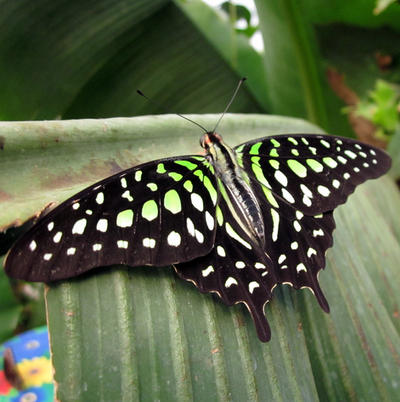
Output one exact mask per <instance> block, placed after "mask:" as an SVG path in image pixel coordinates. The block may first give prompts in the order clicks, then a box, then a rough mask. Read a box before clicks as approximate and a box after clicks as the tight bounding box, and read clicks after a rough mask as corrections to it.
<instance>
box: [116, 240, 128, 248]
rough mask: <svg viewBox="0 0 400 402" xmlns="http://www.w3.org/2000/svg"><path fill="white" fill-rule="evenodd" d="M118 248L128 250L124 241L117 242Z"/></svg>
mask: <svg viewBox="0 0 400 402" xmlns="http://www.w3.org/2000/svg"><path fill="white" fill-rule="evenodd" d="M117 246H118V248H128V242H127V241H126V240H118V241H117Z"/></svg>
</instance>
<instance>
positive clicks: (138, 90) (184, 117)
mask: <svg viewBox="0 0 400 402" xmlns="http://www.w3.org/2000/svg"><path fill="white" fill-rule="evenodd" d="M136 92H137V93H138V94H139V95H140V96H143V98H145V99H147V100H148V101H149V102H151V103H153V104H154V105H156V106H157V107H158V108H160V109H161V110H163V109H164V108H163V107H161V106H160V105H159V104H158V103H157V102H154V101H153V99H150V98H149V97H147V96H146V95H145V94H144V93H143V92H142V91H141V90H140V89H137V90H136ZM174 114H176V115H177V116H179V117H182V119H185V120H187V121H190V122H191V123H193V124H195V125H196V126H197V127H200V128H201V129H202V130H203V131H204V132H205V133H207V132H208V131H207V130H206V129H205V128H204V127H203V126H202V125H201V124H199V123H197V122H195V121H194V120H192V119H189V117H186V116H184V115H182V114H179V113H174Z"/></svg>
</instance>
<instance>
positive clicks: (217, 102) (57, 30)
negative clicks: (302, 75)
mask: <svg viewBox="0 0 400 402" xmlns="http://www.w3.org/2000/svg"><path fill="white" fill-rule="evenodd" d="M194 7H195V8H196V10H197V11H199V14H200V16H199V18H204V16H206V15H207V16H210V19H209V20H208V21H207V23H208V25H210V21H211V22H212V23H213V24H214V25H215V27H216V28H215V29H219V30H222V29H223V30H225V35H224V37H226V36H228V38H229V31H228V32H226V27H227V26H229V25H228V24H223V23H222V22H221V21H219V22H218V20H220V18H217V17H216V14H215V12H214V11H212V10H210V8H209V7H207V6H206V5H204V4H202V3H200V4H198V2H196V4H194V5H193V6H192V5H190V4H187V5H185V4H181V2H179V1H177V2H176V3H175V2H172V1H167V0H156V1H147V0H138V1H133V2H132V1H130V0H119V1H110V0H99V1H96V2H93V1H92V0H84V1H82V2H79V3H77V2H73V3H72V2H68V1H65V0H63V1H58V2H55V3H53V4H51V5H50V4H49V3H48V1H47V0H37V1H36V2H35V7H34V12H33V11H32V3H31V2H30V1H29V0H20V1H18V2H5V3H4V4H3V7H2V13H1V15H0V38H2V39H1V40H0V77H2V82H3V85H2V90H1V91H0V116H1V117H2V118H3V119H7V120H26V119H56V118H59V117H60V116H61V117H62V118H87V117H114V116H133V115H143V114H151V113H155V112H158V113H159V112H163V109H161V110H160V108H158V107H156V106H155V105H154V104H152V103H149V102H147V101H145V100H144V99H142V98H140V97H139V96H138V95H137V93H136V90H137V89H138V88H140V89H141V90H142V91H143V92H144V93H146V94H147V95H148V96H150V97H151V98H152V99H154V101H155V102H156V104H160V105H162V107H164V108H165V109H166V110H167V111H169V112H171V113H172V112H174V111H178V112H180V113H191V112H192V113H193V112H196V113H208V112H219V111H222V110H223V109H224V107H225V105H226V102H227V100H228V99H229V96H230V95H231V93H232V88H234V87H235V85H236V84H237V82H238V79H239V77H240V76H242V75H247V76H248V77H249V81H250V80H251V81H253V82H252V84H251V85H252V86H253V87H254V88H257V86H259V89H258V91H254V92H255V93H256V95H255V96H257V98H258V99H262V98H263V97H264V98H265V93H263V92H262V88H263V82H264V81H265V78H264V77H263V76H262V74H260V73H259V72H257V71H260V72H262V69H261V68H260V66H262V58H261V56H260V55H258V54H257V52H255V51H254V49H252V48H251V46H250V45H249V43H248V41H246V39H245V38H242V40H240V44H239V45H238V47H239V50H238V52H239V56H242V55H243V56H244V55H246V57H247V56H249V57H250V58H247V59H246V60H247V61H240V62H239V63H237V64H239V67H238V70H236V69H235V68H234V67H232V63H227V62H226V60H225V59H224V56H223V55H222V56H221V55H220V53H219V52H218V51H217V50H216V49H215V47H214V44H213V43H212V42H211V43H210V41H209V40H208V38H207V36H205V35H204V33H203V32H202V31H201V30H199V29H198V27H197V25H196V23H195V22H193V21H192V20H191V18H190V16H188V14H190V12H187V10H188V9H193V8H194ZM61 16H62V18H61ZM77 16H79V18H77ZM201 16H203V17H201ZM61 19H62V22H61ZM221 26H222V27H223V28H222V29H221ZM171 27H173V29H172V28H171ZM252 62H253V64H254V66H253V67H252V68H250V69H249V71H248V72H247V71H246V72H241V73H240V74H239V71H240V70H243V66H247V65H250V66H251V65H252V64H251V63H252ZM253 74H254V77H253ZM260 77H261V78H260ZM264 92H265V91H264ZM264 103H265V102H264ZM260 104H262V103H260ZM260 104H259V103H258V102H257V101H256V100H255V99H254V95H252V94H251V93H249V91H247V90H246V89H245V90H244V91H243V92H242V93H241V96H240V97H238V99H237V100H236V102H235V103H234V104H233V105H232V109H231V111H232V112H234V111H240V112H259V111H260V110H261V106H260Z"/></svg>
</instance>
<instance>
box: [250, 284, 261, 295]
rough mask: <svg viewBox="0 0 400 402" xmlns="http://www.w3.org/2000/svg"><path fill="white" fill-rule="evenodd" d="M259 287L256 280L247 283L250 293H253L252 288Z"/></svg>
mask: <svg viewBox="0 0 400 402" xmlns="http://www.w3.org/2000/svg"><path fill="white" fill-rule="evenodd" d="M259 287H260V285H259V284H258V282H256V281H252V282H250V283H249V292H250V293H251V294H253V292H254V289H256V288H259Z"/></svg>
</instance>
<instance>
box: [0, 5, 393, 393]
mask: <svg viewBox="0 0 400 402" xmlns="http://www.w3.org/2000/svg"><path fill="white" fill-rule="evenodd" d="M255 3H256V6H257V11H258V13H259V16H260V24H259V26H260V29H261V31H262V34H263V37H264V42H265V53H264V54H259V53H257V52H256V51H255V50H254V49H253V48H252V47H251V46H250V45H249V42H248V38H247V37H246V35H244V34H243V33H238V32H237V31H236V30H235V28H234V26H233V25H232V24H231V23H230V22H229V19H228V18H227V15H226V14H223V13H221V12H216V11H215V10H214V9H211V8H209V7H208V6H206V5H205V4H203V3H202V2H200V1H178V0H175V1H167V0H152V1H145V0H137V1H134V2H133V1H130V0H118V1H115V0H112V1H111V0H97V1H94V0H84V1H80V2H75V1H64V0H62V1H58V2H48V1H46V0H37V1H35V2H31V1H28V0H19V1H7V0H3V1H0V4H1V9H2V13H1V15H0V38H1V39H0V77H1V78H2V91H0V118H1V119H2V120H9V121H15V122H11V123H0V164H1V172H2V175H1V177H0V202H1V205H2V208H1V211H0V227H1V228H2V229H3V234H1V237H0V250H1V253H2V254H4V253H5V252H6V251H7V249H8V248H9V247H10V245H11V243H12V240H13V238H14V237H15V236H16V235H17V233H16V231H15V230H16V229H13V230H11V229H10V230H8V231H6V228H7V227H9V226H16V225H19V224H20V223H22V222H23V221H25V220H26V219H28V218H29V217H30V216H32V215H33V214H34V213H36V212H38V211H39V210H40V209H41V208H43V207H44V206H45V204H46V203H47V202H51V201H61V200H62V199H64V198H65V197H66V196H67V195H69V194H72V193H74V192H75V191H76V190H77V189H80V188H83V187H84V186H85V185H87V184H89V183H91V182H93V181H95V180H97V179H100V178H102V177H105V176H106V175H107V174H110V173H112V172H115V171H116V170H119V169H122V168H127V167H129V166H131V165H132V164H137V163H139V162H144V161H147V160H150V159H152V158H153V157H161V156H167V155H172V154H177V153H181V152H182V153H187V152H197V150H198V148H197V147H196V144H197V138H198V136H199V132H198V130H197V129H196V128H193V127H190V126H188V125H187V123H186V122H184V121H183V120H180V119H178V118H176V117H163V118H161V117H158V118H154V117H143V118H135V119H121V120H119V119H118V120H100V121H90V120H79V121H70V122H67V121H66V122H63V121H52V122H46V121H44V122H33V123H29V122H25V123H20V122H17V121H18V120H55V119H87V118H107V117H117V116H140V115H148V114H154V113H158V112H160V110H159V109H158V108H157V107H156V106H155V105H154V104H151V103H148V102H146V101H144V100H143V99H142V98H140V97H138V96H137V95H136V89H137V88H138V87H139V88H141V89H142V90H143V91H144V92H145V93H146V94H148V95H149V96H151V97H152V98H153V99H155V100H156V101H157V102H158V103H159V104H161V105H164V106H165V107H166V108H167V110H168V111H171V112H173V111H177V112H180V113H199V114H204V113H218V112H220V111H222V110H223V108H224V106H225V104H226V101H227V99H228V98H229V96H230V94H231V92H232V89H233V88H234V87H235V85H236V83H237V81H238V78H239V77H241V76H246V77H248V81H247V85H246V87H245V88H243V90H242V91H241V92H240V95H239V96H238V97H237V99H236V100H235V102H234V104H233V105H232V108H231V112H241V113H268V114H280V115H285V116H294V117H300V118H306V119H308V120H309V121H311V122H313V123H315V124H318V125H319V126H320V127H322V128H323V129H324V130H326V131H328V132H332V133H335V134H340V135H345V136H354V135H357V136H358V137H360V138H362V139H364V140H367V141H369V142H373V143H376V141H378V142H379V141H381V140H379V138H378V139H377V138H376V137H375V136H374V134H375V132H376V131H377V129H379V127H377V126H375V125H374V123H375V124H376V121H375V122H374V121H373V116H371V118H370V120H371V121H369V120H367V119H366V117H367V118H368V115H366V114H363V116H364V117H360V116H358V115H357V113H356V112H355V109H356V108H357V105H360V104H361V105H362V102H361V103H360V100H361V101H364V102H370V101H371V98H370V95H369V94H370V91H372V90H374V88H375V86H376V82H377V79H383V80H384V81H385V82H388V83H389V85H390V87H391V88H393V91H394V93H395V94H396V93H398V85H399V83H400V68H399V60H400V53H399V49H398V45H397V44H398V43H399V39H400V34H399V27H400V7H399V6H398V4H396V3H393V4H390V5H389V6H388V7H387V8H386V9H384V10H383V11H382V12H381V13H380V14H376V11H375V13H374V12H373V10H374V9H376V3H375V2H374V1H371V0H369V1H364V0H355V1H352V2H348V1H345V0H335V1H331V2H329V6H326V2H325V1H321V0H307V1H303V2H302V5H301V7H300V6H299V5H298V4H297V3H296V2H294V1H293V0H278V1H267V0H256V2H255ZM239 14H240V13H239ZM396 85H397V86H396ZM343 107H346V108H347V111H348V113H347V114H345V113H343ZM196 119H197V121H199V122H201V123H204V124H206V126H207V127H211V126H212V125H213V122H215V120H216V116H197V117H196ZM221 130H223V133H224V134H225V137H226V138H227V137H228V136H229V143H231V144H235V143H239V142H241V141H244V140H246V139H250V138H254V137H256V136H264V135H267V134H269V133H279V132H304V131H307V132H315V131H316V130H317V129H316V127H315V126H311V125H310V124H308V123H305V122H303V121H300V120H292V119H285V118H278V119H277V118H274V117H264V116H260V115H248V116H245V115H238V116H236V117H234V116H232V117H231V116H227V118H226V120H225V121H224V123H223V125H222V127H221ZM390 136H391V138H392V141H391V143H390V147H389V149H390V152H391V154H392V156H393V159H394V167H393V169H392V171H391V175H392V177H394V178H398V177H400V165H399V163H400V162H399V158H400V156H399V155H400V147H399V144H400V139H399V137H400V130H399V128H398V120H397V123H396V124H395V129H394V131H393V132H392V133H391V134H390ZM171 144H172V145H171ZM178 151H179V152H178ZM399 207H400V200H399V195H398V191H397V188H396V187H395V186H394V185H393V182H392V181H391V180H390V179H388V178H386V179H382V180H379V181H376V182H371V183H368V184H366V185H364V186H362V188H360V189H359V190H358V191H357V192H356V194H355V195H354V196H352V197H351V199H350V201H349V203H348V204H346V206H344V207H340V209H339V210H338V211H337V213H336V215H335V216H336V218H337V223H338V230H337V231H336V232H335V246H334V248H333V249H332V250H331V251H329V252H328V268H327V270H326V272H324V273H322V274H321V276H320V278H321V281H322V287H323V289H324V290H325V292H326V293H327V297H328V300H329V301H330V304H331V307H332V313H331V315H329V316H326V315H325V314H323V313H322V312H321V311H319V308H318V306H317V305H316V303H315V301H314V300H313V297H312V295H310V294H307V293H306V292H293V291H291V290H290V289H287V288H283V289H282V290H277V291H276V292H275V297H274V300H273V302H272V303H271V304H270V305H269V306H268V307H267V314H268V317H269V319H270V321H271V324H272V329H273V339H272V341H271V342H270V343H269V344H267V345H264V344H261V343H260V342H259V341H258V339H257V338H256V335H255V332H254V330H253V327H252V323H251V322H250V319H249V317H248V314H247V313H246V312H245V311H244V308H243V306H236V307H234V308H229V309H228V308H227V307H225V306H224V305H222V304H221V303H219V302H218V301H216V299H214V298H212V297H210V296H204V295H201V294H199V293H198V292H197V291H196V290H195V289H194V288H193V287H192V286H191V285H190V284H186V283H183V282H182V281H176V279H175V277H174V275H173V273H172V272H171V271H170V270H169V269H151V270H150V269H137V270H127V269H126V268H120V269H118V270H111V271H110V270H107V271H104V272H101V273H99V274H98V275H92V276H88V277H85V278H81V279H79V280H75V281H71V282H66V283H62V284H58V285H56V286H51V287H50V288H48V289H47V291H46V295H47V296H46V299H47V313H48V316H49V325H50V335H51V343H52V349H53V359H54V360H53V362H54V365H55V379H56V381H57V383H58V388H57V389H58V393H59V394H58V397H59V398H61V399H63V400H80V399H81V400H87V398H88V397H89V396H90V397H92V398H96V399H98V400H123V399H127V400H130V399H134V397H135V396H137V397H138V398H139V397H143V396H144V395H146V397H147V398H148V399H151V400H153V399H163V398H165V399H169V398H170V399H179V400H188V399H191V398H195V399H200V398H202V399H204V398H206V397H209V398H211V399H215V395H217V396H218V398H219V399H221V400H227V399H233V400H243V399H249V400H255V399H261V400H269V399H277V400H293V399H295V400H302V399H303V400H317V399H324V400H325V399H330V400H338V399H339V400H343V399H357V400H358V399H389V400H390V399H393V398H395V396H396V395H397V390H396V386H397V385H396V381H397V380H396V373H397V372H398V369H399V365H400V363H399V361H400V350H399V345H400V342H399V320H398V317H399V312H398V303H399V300H398V298H399V296H398V292H397V290H396V289H398V286H399V285H400V283H399V280H400V276H399V273H398V268H397V264H398V261H399V260H400V258H399V257H400V247H399V236H400V227H399V226H400V225H399V219H398V215H397V212H396V211H398V210H399ZM13 289H14V294H16V295H17V299H18V300H17V299H16V298H15V296H14V295H13V292H12V291H11V288H10V286H9V284H8V279H7V278H6V277H5V276H4V274H2V273H1V274H0V322H1V323H2V325H1V328H0V336H1V337H2V339H6V338H7V337H9V336H10V335H11V334H12V333H13V332H14V331H15V330H16V328H19V329H22V328H27V327H29V326H34V325H37V324H38V323H40V322H41V321H43V320H44V314H43V304H41V303H40V302H38V301H37V299H38V298H40V296H39V295H40V292H38V290H37V288H35V287H32V286H31V285H26V284H17V285H16V286H15V287H14V288H13ZM156 296H157V297H156ZM171 365H172V367H173V369H172V370H171V369H170V367H171Z"/></svg>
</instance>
